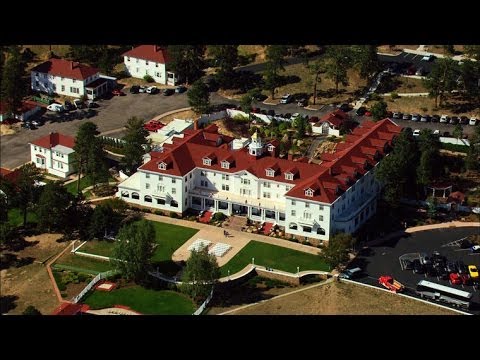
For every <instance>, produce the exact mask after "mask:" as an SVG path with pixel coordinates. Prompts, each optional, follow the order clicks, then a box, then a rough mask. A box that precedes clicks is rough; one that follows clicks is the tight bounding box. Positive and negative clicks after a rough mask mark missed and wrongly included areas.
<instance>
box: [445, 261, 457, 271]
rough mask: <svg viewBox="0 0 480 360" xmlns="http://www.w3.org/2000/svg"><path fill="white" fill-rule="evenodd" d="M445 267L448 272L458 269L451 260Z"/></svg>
mask: <svg viewBox="0 0 480 360" xmlns="http://www.w3.org/2000/svg"><path fill="white" fill-rule="evenodd" d="M446 269H447V271H448V272H449V273H456V272H457V271H458V269H457V265H456V264H455V263H454V262H453V261H449V262H448V263H447V266H446Z"/></svg>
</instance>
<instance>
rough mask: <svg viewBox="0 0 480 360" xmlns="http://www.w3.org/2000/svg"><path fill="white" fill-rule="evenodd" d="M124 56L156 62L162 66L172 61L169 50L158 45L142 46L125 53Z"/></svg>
mask: <svg viewBox="0 0 480 360" xmlns="http://www.w3.org/2000/svg"><path fill="white" fill-rule="evenodd" d="M122 56H129V57H132V58H136V59H143V60H148V61H154V62H157V63H161V64H166V63H167V62H169V60H170V59H169V57H168V53H167V50H166V49H165V48H162V47H160V46H158V45H140V46H137V47H136V48H133V49H132V50H129V51H127V52H126V53H123V54H122Z"/></svg>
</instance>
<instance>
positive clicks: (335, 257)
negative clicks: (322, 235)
mask: <svg viewBox="0 0 480 360" xmlns="http://www.w3.org/2000/svg"><path fill="white" fill-rule="evenodd" d="M354 243H355V238H353V237H352V235H351V234H346V233H343V232H341V233H338V234H335V235H334V236H332V237H331V238H330V241H329V242H328V246H326V247H324V248H323V249H322V252H321V254H320V257H321V259H322V260H323V261H325V262H326V263H327V264H328V265H330V267H332V268H336V267H337V266H338V265H339V264H341V263H343V262H345V261H347V260H348V251H349V249H351V248H352V246H353V244H354Z"/></svg>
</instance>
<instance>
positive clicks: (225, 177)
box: [222, 174, 230, 180]
mask: <svg viewBox="0 0 480 360" xmlns="http://www.w3.org/2000/svg"><path fill="white" fill-rule="evenodd" d="M229 178H230V177H229V176H228V175H225V174H222V180H229Z"/></svg>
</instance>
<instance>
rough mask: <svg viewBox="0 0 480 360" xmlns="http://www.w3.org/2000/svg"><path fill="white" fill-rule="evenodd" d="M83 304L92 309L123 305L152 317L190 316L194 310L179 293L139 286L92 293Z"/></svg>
mask: <svg viewBox="0 0 480 360" xmlns="http://www.w3.org/2000/svg"><path fill="white" fill-rule="evenodd" d="M84 303H85V304H88V305H89V306H90V307H91V308H92V309H103V308H108V307H112V306H113V305H125V306H128V307H130V308H131V309H132V310H135V311H138V312H140V313H142V314H152V315H191V314H193V312H194V311H195V309H196V308H195V305H194V303H193V302H192V300H190V299H189V298H188V297H186V296H184V295H182V294H180V293H177V292H174V291H168V290H162V291H155V290H150V289H145V288H143V287H140V286H131V287H126V288H121V289H118V290H113V291H110V292H103V291H94V292H93V293H90V294H89V295H87V297H86V298H85V299H84Z"/></svg>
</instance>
